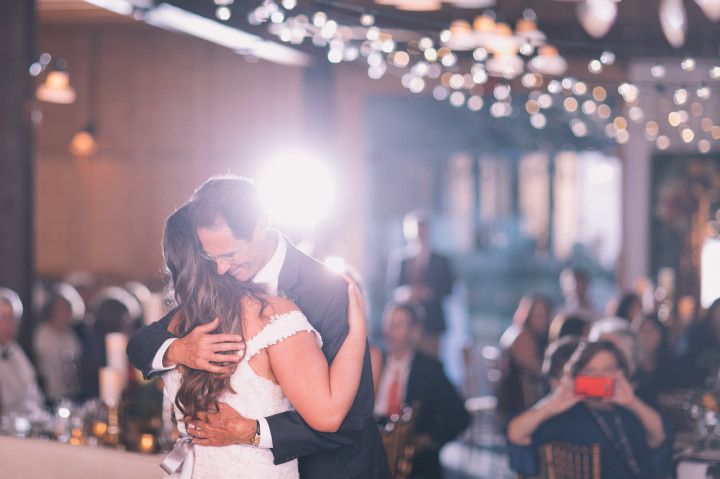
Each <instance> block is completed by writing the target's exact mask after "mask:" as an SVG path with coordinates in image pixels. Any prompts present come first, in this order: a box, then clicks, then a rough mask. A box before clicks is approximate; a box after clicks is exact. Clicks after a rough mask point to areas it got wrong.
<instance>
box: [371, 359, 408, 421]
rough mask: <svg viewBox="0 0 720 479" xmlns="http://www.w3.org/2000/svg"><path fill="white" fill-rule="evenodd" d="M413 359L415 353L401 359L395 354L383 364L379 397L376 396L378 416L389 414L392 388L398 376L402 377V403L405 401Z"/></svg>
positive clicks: (376, 412)
mask: <svg viewBox="0 0 720 479" xmlns="http://www.w3.org/2000/svg"><path fill="white" fill-rule="evenodd" d="M412 359H413V355H412V354H409V353H408V354H406V355H405V356H404V357H402V358H399V359H398V358H395V357H394V356H393V355H388V356H387V358H386V364H384V365H383V368H382V374H381V375H380V384H379V386H378V394H377V398H375V415H376V416H378V417H382V416H386V415H387V410H388V406H389V405H388V400H389V399H390V398H389V397H388V396H389V395H390V388H391V387H392V384H393V382H395V380H396V378H398V376H399V379H400V404H404V403H405V393H406V391H407V382H408V377H409V376H410V365H411V363H412Z"/></svg>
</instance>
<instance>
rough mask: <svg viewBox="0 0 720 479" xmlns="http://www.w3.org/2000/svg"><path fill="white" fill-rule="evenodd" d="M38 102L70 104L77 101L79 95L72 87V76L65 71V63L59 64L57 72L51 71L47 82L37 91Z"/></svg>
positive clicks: (56, 68) (46, 78)
mask: <svg viewBox="0 0 720 479" xmlns="http://www.w3.org/2000/svg"><path fill="white" fill-rule="evenodd" d="M35 96H36V97H37V99H38V100H42V101H46V102H49V103H60V104H65V105H67V104H69V103H73V102H74V101H75V98H76V97H77V94H76V93H75V89H74V88H73V87H72V86H70V75H69V74H68V72H67V71H66V70H65V65H64V63H59V64H58V65H57V66H56V67H55V70H51V71H50V72H49V73H48V74H47V77H45V81H44V82H43V83H42V85H40V86H39V87H38V89H37V90H36V91H35Z"/></svg>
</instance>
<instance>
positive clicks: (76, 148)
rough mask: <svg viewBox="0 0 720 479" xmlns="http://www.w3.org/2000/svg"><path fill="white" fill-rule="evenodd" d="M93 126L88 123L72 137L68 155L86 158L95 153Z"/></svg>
mask: <svg viewBox="0 0 720 479" xmlns="http://www.w3.org/2000/svg"><path fill="white" fill-rule="evenodd" d="M96 132H97V131H96V128H95V125H93V124H92V123H88V124H87V125H86V126H85V128H83V129H82V130H80V131H78V132H77V133H75V135H73V138H72V141H71V142H70V146H69V149H70V153H71V154H72V155H73V156H74V157H76V158H88V157H90V156H94V155H95V154H96V153H97V149H98V146H97V140H96V139H95V134H96Z"/></svg>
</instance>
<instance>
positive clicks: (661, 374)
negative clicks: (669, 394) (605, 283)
mask: <svg viewBox="0 0 720 479" xmlns="http://www.w3.org/2000/svg"><path fill="white" fill-rule="evenodd" d="M631 328H632V330H633V331H634V332H635V335H636V338H637V341H636V344H637V355H636V356H637V369H636V371H635V375H634V376H633V384H634V385H635V393H636V394H637V395H638V397H640V399H642V400H643V401H645V402H646V403H648V404H651V405H653V406H656V405H657V403H658V402H657V401H658V395H659V394H660V393H661V392H663V391H665V390H667V389H669V388H670V387H672V382H673V379H674V372H675V370H674V366H675V365H674V358H673V353H672V350H671V349H670V346H669V345H668V342H667V329H666V328H665V325H664V324H662V323H661V322H660V321H659V320H658V318H657V316H651V317H645V316H644V315H643V314H639V315H637V316H635V319H633V321H632V325H631Z"/></svg>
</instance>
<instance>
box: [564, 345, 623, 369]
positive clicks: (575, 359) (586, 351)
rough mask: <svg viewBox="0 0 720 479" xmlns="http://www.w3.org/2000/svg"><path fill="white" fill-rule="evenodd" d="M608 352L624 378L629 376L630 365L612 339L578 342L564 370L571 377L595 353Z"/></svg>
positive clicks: (586, 363) (590, 359) (585, 364)
mask: <svg viewBox="0 0 720 479" xmlns="http://www.w3.org/2000/svg"><path fill="white" fill-rule="evenodd" d="M603 351H604V352H608V353H610V354H612V355H613V356H615V362H616V363H617V365H618V368H620V370H621V371H622V373H623V374H624V375H625V377H626V378H630V366H629V364H628V360H627V358H626V357H625V354H623V352H622V351H620V349H619V348H618V347H617V346H616V345H615V343H613V342H612V341H591V342H583V343H580V346H578V348H577V350H575V353H574V354H573V355H572V357H571V358H570V360H569V361H568V363H567V365H566V366H565V370H566V371H567V372H569V373H570V375H571V376H572V377H576V376H577V375H578V374H580V371H582V369H583V368H584V367H585V366H587V365H588V363H589V362H590V361H592V358H594V357H595V355H596V354H598V353H601V352H603Z"/></svg>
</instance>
